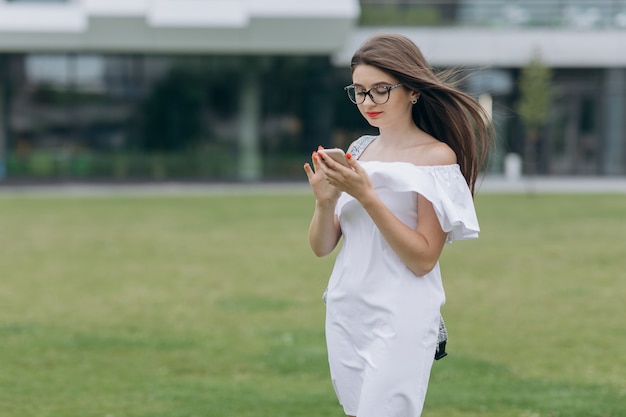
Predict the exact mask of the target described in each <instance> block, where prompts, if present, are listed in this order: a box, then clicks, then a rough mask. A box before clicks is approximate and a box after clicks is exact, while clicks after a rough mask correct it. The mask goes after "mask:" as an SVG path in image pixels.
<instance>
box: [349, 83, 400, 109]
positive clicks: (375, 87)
mask: <svg viewBox="0 0 626 417" xmlns="http://www.w3.org/2000/svg"><path fill="white" fill-rule="evenodd" d="M401 85H402V83H398V84H394V85H375V86H373V87H372V88H370V89H369V90H366V91H361V92H359V94H363V100H361V101H360V102H357V101H356V100H353V99H352V97H351V96H350V90H355V91H356V88H357V87H356V86H355V85H354V84H350V85H347V86H345V87H344V88H343V89H344V90H345V92H346V94H347V95H348V98H349V99H350V101H351V102H352V103H354V104H363V103H365V96H366V95H368V96H369V97H370V100H372V102H373V103H375V104H385V103H386V102H388V101H389V97H391V90H393V89H396V88H398V87H400V86H401ZM377 88H384V89H385V90H387V99H386V100H385V101H383V102H382V103H379V102H377V101H376V99H374V96H373V95H372V92H371V91H372V90H375V89H377ZM354 96H355V97H356V94H355V95H354Z"/></svg>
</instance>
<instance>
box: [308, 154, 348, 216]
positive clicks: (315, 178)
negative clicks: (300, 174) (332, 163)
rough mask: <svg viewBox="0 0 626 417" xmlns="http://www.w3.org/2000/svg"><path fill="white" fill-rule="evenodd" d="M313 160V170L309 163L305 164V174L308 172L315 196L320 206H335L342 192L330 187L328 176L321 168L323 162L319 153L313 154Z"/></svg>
mask: <svg viewBox="0 0 626 417" xmlns="http://www.w3.org/2000/svg"><path fill="white" fill-rule="evenodd" d="M311 159H312V161H313V168H311V165H310V164H309V163H308V162H307V163H305V164H304V172H306V176H307V179H308V180H309V184H310V185H311V189H312V190H313V195H314V196H315V199H316V200H317V203H318V204H321V205H327V204H332V205H334V204H335V203H336V202H337V200H338V199H339V196H340V195H341V191H339V190H338V189H337V188H336V187H334V186H332V185H330V184H329V183H328V181H327V180H326V174H325V173H324V169H323V168H322V166H321V164H322V161H321V158H320V156H319V155H318V154H317V152H313V154H312V156H311Z"/></svg>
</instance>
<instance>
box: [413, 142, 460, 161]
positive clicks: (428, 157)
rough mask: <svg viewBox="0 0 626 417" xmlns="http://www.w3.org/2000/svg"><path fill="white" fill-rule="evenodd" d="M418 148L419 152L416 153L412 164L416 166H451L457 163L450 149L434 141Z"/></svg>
mask: <svg viewBox="0 0 626 417" xmlns="http://www.w3.org/2000/svg"><path fill="white" fill-rule="evenodd" d="M419 148H420V149H419V152H416V154H415V157H414V158H413V159H414V161H413V163H414V164H416V165H452V164H456V163H457V159H456V154H455V153H454V151H453V150H452V148H451V147H450V146H448V145H447V144H445V143H443V142H441V141H438V140H436V139H435V140H432V141H429V142H428V143H425V144H423V145H420V146H419Z"/></svg>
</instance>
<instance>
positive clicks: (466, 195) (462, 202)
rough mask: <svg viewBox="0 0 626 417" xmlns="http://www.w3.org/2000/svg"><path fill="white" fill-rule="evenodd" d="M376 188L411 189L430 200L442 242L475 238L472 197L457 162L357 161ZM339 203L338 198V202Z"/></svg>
mask: <svg viewBox="0 0 626 417" xmlns="http://www.w3.org/2000/svg"><path fill="white" fill-rule="evenodd" d="M359 163H360V164H361V166H363V168H364V169H365V170H366V171H367V172H368V174H369V175H370V178H371V180H372V183H373V184H374V186H375V187H376V188H383V189H388V190H392V191H398V192H415V193H418V194H420V195H422V196H424V197H425V198H426V199H427V200H428V201H430V202H431V203H432V205H433V208H434V209H435V213H436V214H437V218H438V219H439V223H440V224H441V228H442V229H443V231H444V232H446V233H447V234H448V236H447V239H446V242H447V243H450V242H452V241H453V240H467V239H475V238H477V237H478V232H479V231H480V227H479V226H478V219H477V217H476V209H475V208H474V199H473V198H472V194H471V192H470V189H469V187H468V185H467V182H466V181H465V178H464V177H463V174H462V173H461V169H460V168H459V165H457V164H454V165H438V166H417V165H413V164H410V163H406V162H378V161H366V162H359ZM340 203H341V201H340Z"/></svg>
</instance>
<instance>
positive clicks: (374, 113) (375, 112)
mask: <svg viewBox="0 0 626 417" xmlns="http://www.w3.org/2000/svg"><path fill="white" fill-rule="evenodd" d="M365 114H367V117H371V118H372V119H375V118H376V117H378V116H379V115H380V114H382V112H381V111H368V112H365Z"/></svg>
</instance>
